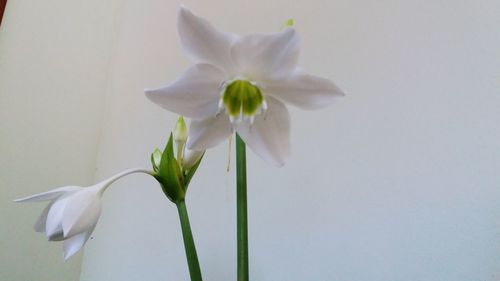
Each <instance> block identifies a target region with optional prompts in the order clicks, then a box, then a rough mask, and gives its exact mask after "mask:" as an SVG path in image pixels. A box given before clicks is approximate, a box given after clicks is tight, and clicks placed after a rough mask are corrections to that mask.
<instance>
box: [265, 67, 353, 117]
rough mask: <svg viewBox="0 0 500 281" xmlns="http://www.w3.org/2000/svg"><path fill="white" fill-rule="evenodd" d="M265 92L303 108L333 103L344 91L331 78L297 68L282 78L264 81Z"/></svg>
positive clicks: (314, 107) (313, 107)
mask: <svg viewBox="0 0 500 281" xmlns="http://www.w3.org/2000/svg"><path fill="white" fill-rule="evenodd" d="M263 84H264V85H263V86H264V87H263V92H264V93H265V94H266V95H272V96H274V97H276V98H278V99H280V100H282V101H284V102H287V103H291V104H293V105H295V106H298V107H300V108H303V109H316V108H321V107H324V106H327V105H329V104H331V103H332V102H333V101H334V99H335V98H336V97H340V96H343V95H344V93H342V91H341V90H340V89H339V88H338V87H337V86H336V85H335V84H334V83H333V82H332V81H330V80H328V79H325V78H321V77H318V76H314V75H310V74H307V73H305V72H303V71H300V70H297V71H295V72H294V73H293V74H291V75H289V76H287V77H286V78H284V79H280V80H268V81H265V82H263Z"/></svg>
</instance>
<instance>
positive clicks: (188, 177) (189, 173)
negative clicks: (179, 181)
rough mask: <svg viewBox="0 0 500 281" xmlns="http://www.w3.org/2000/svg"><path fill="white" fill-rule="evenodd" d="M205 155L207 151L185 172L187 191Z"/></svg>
mask: <svg viewBox="0 0 500 281" xmlns="http://www.w3.org/2000/svg"><path fill="white" fill-rule="evenodd" d="M203 156H205V153H203V155H202V156H201V157H200V160H198V162H196V164H194V166H193V167H191V169H189V170H187V171H186V172H185V175H184V187H185V191H187V188H188V186H189V183H190V182H191V178H193V176H194V173H196V170H197V169H198V166H200V163H201V160H202V159H203Z"/></svg>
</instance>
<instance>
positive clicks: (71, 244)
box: [63, 225, 95, 260]
mask: <svg viewBox="0 0 500 281" xmlns="http://www.w3.org/2000/svg"><path fill="white" fill-rule="evenodd" d="M94 227H95V225H94V226H93V227H92V228H91V229H89V230H88V231H86V232H83V233H80V234H77V235H75V236H73V237H70V238H68V239H66V240H64V243H63V251H64V259H65V260H67V259H69V258H70V257H71V256H73V255H74V254H75V253H76V252H78V250H80V249H81V248H82V247H83V245H85V242H87V240H88V239H89V237H90V235H91V234H92V231H94Z"/></svg>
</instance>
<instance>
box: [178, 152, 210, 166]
mask: <svg viewBox="0 0 500 281" xmlns="http://www.w3.org/2000/svg"><path fill="white" fill-rule="evenodd" d="M203 153H205V151H204V150H203V151H202V150H191V149H188V148H185V149H184V159H183V162H182V166H183V168H184V169H186V170H189V169H190V168H192V167H193V166H194V165H195V164H196V163H198V161H200V158H201V157H202V156H203Z"/></svg>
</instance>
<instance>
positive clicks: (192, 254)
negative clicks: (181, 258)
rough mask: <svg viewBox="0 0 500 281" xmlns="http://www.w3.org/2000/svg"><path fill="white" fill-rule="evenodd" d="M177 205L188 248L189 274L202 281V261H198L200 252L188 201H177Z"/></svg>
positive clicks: (192, 280) (185, 244)
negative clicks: (197, 249)
mask: <svg viewBox="0 0 500 281" xmlns="http://www.w3.org/2000/svg"><path fill="white" fill-rule="evenodd" d="M176 205H177V211H178V212H179V220H180V222H181V229H182V238H183V240H184V249H185V250H186V259H187V263H188V268H189V276H190V277H191V281H202V280H203V279H202V277H201V270H200V263H199V261H198V254H197V253H196V247H195V244H194V239H193V233H192V232H191V225H190V224H189V216H188V212H187V209H186V203H185V201H184V200H182V201H179V202H177V203H176Z"/></svg>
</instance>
